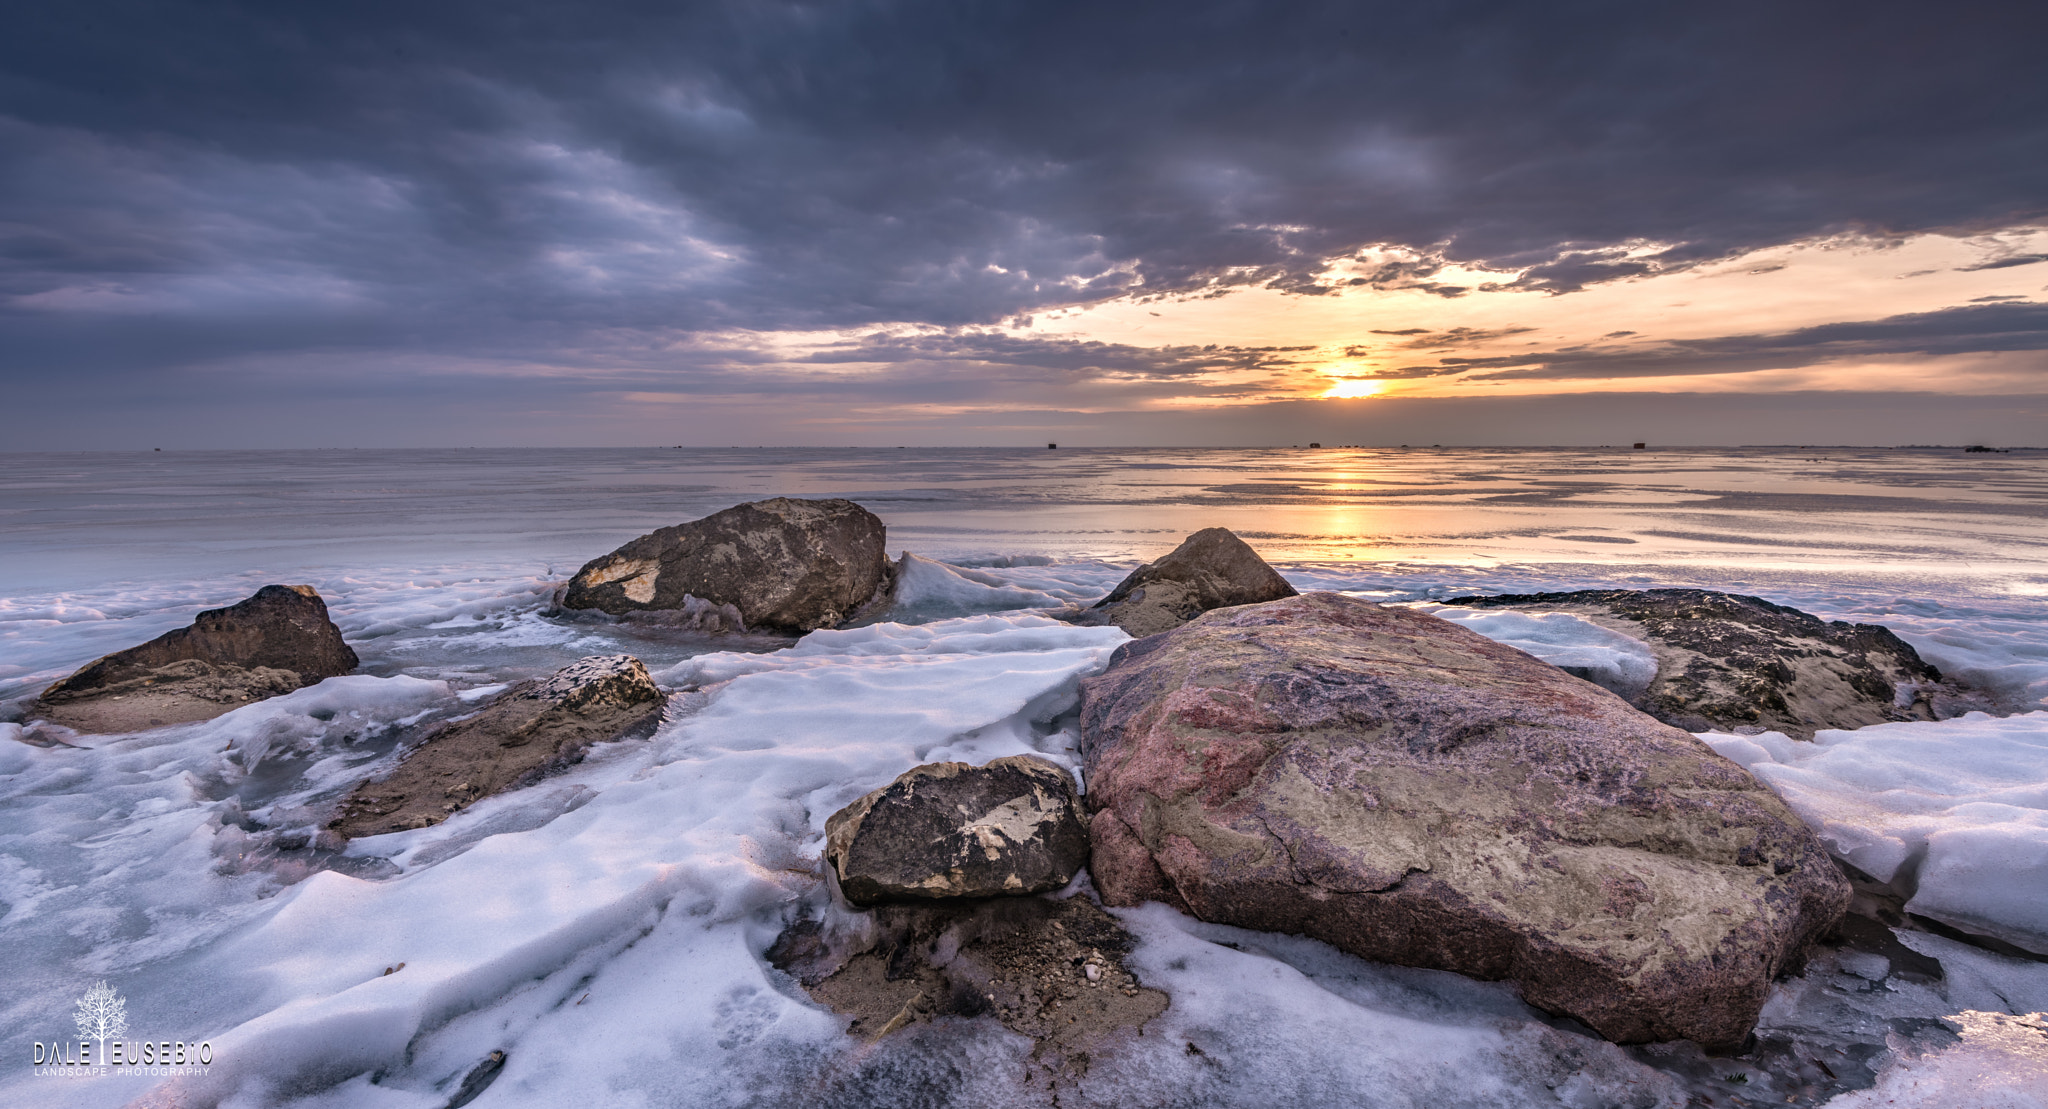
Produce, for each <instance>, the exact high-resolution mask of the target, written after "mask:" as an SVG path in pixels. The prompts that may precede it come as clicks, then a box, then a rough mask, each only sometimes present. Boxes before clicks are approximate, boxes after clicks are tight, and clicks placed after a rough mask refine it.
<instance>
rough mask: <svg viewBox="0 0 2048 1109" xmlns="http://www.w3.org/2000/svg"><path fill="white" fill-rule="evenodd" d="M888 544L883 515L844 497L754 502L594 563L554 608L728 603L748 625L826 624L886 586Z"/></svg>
mask: <svg viewBox="0 0 2048 1109" xmlns="http://www.w3.org/2000/svg"><path fill="white" fill-rule="evenodd" d="M886 540H887V536H886V534H885V533H884V530H883V527H882V521H881V520H880V519H878V518H876V516H875V514H874V513H872V512H869V511H868V510H867V509H865V508H862V507H861V506H859V505H857V504H855V503H853V502H852V501H848V500H838V499H834V500H795V499H792V498H789V497H777V498H775V499H773V500H766V501H754V502H752V503H749V504H742V505H735V506H734V507H732V508H728V509H726V510H724V511H723V512H714V513H712V514H711V515H709V516H706V517H704V518H703V519H701V520H693V521H691V522H690V523H687V524H677V525H676V526H674V527H667V528H662V529H661V530H659V531H655V532H650V533H648V534H646V535H643V536H641V537H640V538H638V539H635V540H633V541H632V542H631V543H628V544H626V545H625V546H623V547H620V548H619V549H618V550H616V551H613V552H612V553H611V554H608V555H605V556H604V557H602V558H597V559H592V560H591V561H590V562H589V563H588V564H586V565H585V566H584V567H583V569H581V570H579V571H577V572H576V576H575V577H574V578H572V579H571V580H570V582H569V585H568V588H567V590H566V591H565V592H564V593H563V596H562V604H563V606H564V607H566V608H585V609H598V610H601V611H603V612H608V613H611V614H612V615H614V616H623V615H626V614H628V613H635V612H664V611H668V612H678V611H692V610H694V609H696V608H704V607H705V606H707V605H708V606H711V607H712V608H716V607H717V606H723V605H731V606H733V607H734V608H735V609H736V610H737V611H738V613H739V615H740V617H741V619H742V620H744V621H745V623H746V625H747V627H750V628H755V629H763V630H775V631H787V632H806V631H811V630H813V629H816V628H829V627H834V626H836V625H838V624H840V623H842V622H844V621H845V620H846V619H847V618H849V617H851V616H852V615H853V614H854V613H855V612H856V611H857V610H859V609H860V608H861V606H862V605H865V604H867V603H868V601H869V600H871V599H873V598H874V597H875V595H876V593H877V592H878V591H879V590H881V589H882V588H883V587H884V586H885V585H886V581H887V566H888V556H887V554H886V553H885V551H884V549H883V548H884V546H885V544H886Z"/></svg>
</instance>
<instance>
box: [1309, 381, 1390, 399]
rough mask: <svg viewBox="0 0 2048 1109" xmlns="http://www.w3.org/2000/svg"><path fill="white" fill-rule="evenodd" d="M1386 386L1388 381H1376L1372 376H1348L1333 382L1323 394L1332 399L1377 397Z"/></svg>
mask: <svg viewBox="0 0 2048 1109" xmlns="http://www.w3.org/2000/svg"><path fill="white" fill-rule="evenodd" d="M1384 388H1386V383H1385V382H1383V381H1374V380H1372V379H1370V378H1359V377H1347V378H1340V379H1338V380H1337V381H1335V382H1333V383H1332V384H1331V385H1330V387H1329V388H1328V389H1325V390H1323V394H1322V395H1323V397H1324V398H1326V399H1331V400H1341V399H1343V398H1346V397H1376V396H1379V394H1380V390H1382V389H1384Z"/></svg>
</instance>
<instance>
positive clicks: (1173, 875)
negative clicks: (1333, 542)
mask: <svg viewBox="0 0 2048 1109" xmlns="http://www.w3.org/2000/svg"><path fill="white" fill-rule="evenodd" d="M1082 690H1083V692H1082V709H1081V711H1082V728H1083V748H1084V752H1085V755H1086V758H1087V767H1088V782H1089V793H1088V801H1089V805H1090V807H1091V808H1093V809H1096V810H1098V811H1097V812H1096V814H1095V816H1094V818H1093V821H1092V825H1091V827H1092V831H1093V841H1094V859H1093V862H1092V864H1091V870H1092V873H1093V875H1094V878H1095V883H1096V886H1097V888H1098V889H1099V890H1101V892H1102V895H1103V900H1104V901H1105V903H1108V904H1132V903H1136V902H1138V901H1140V900H1144V899H1148V898H1156V899H1159V900H1163V901H1167V902H1168V903H1171V904H1176V905H1179V906H1182V907H1184V908H1185V909H1187V910H1188V911H1189V912H1191V913H1193V914H1194V915H1196V916H1198V917H1201V918H1202V919H1205V920H1213V921H1219V922H1223V923H1229V924H1235V925H1240V926H1244V927H1251V928H1260V929H1267V930H1271V931H1280V932H1295V933H1302V934H1306V935H1309V936H1313V937H1316V938H1318V939H1322V940H1325V941H1327V942H1329V943H1332V944H1335V945H1336V946H1338V947H1341V948H1343V949H1344V950H1347V951H1351V952H1354V953H1356V954H1359V955H1363V956H1365V957H1367V958H1371V959H1378V960H1382V961H1385V962H1392V963H1399V964H1403V965H1408V966H1422V967H1435V968H1439V969H1444V970H1454V971H1458V972H1460V973H1464V974H1469V975H1472V976H1474V977H1477V978H1482V979H1510V980H1512V981H1514V982H1515V983H1516V985H1517V986H1518V987H1519V989H1520V991H1521V993H1522V996H1523V997H1524V998H1525V999H1526V1000H1527V1001H1528V1002H1529V1003H1530V1004H1532V1005H1535V1006H1537V1007H1538V1008H1541V1009H1544V1010H1546V1011H1549V1012H1552V1013H1561V1014H1567V1015H1570V1016H1573V1017H1576V1018H1578V1019H1579V1020H1582V1021H1584V1022H1585V1023H1587V1024H1588V1025H1591V1026H1592V1027H1593V1028H1594V1029H1595V1030H1597V1031H1598V1032H1600V1033H1601V1034H1602V1035H1604V1036H1606V1037H1608V1038H1609V1039H1612V1040H1616V1041H1619V1042H1638V1041H1649V1040H1669V1039H1680V1038H1683V1039H1692V1040H1697V1041H1699V1042H1701V1043H1703V1044H1707V1045H1712V1046H1725V1045H1731V1044H1735V1043H1739V1042H1740V1041H1741V1040H1742V1039H1743V1038H1744V1037H1745V1036H1746V1035H1747V1034H1748V1032H1749V1030H1750V1028H1751V1027H1752V1026H1753V1025H1754V1023H1755V1021H1756V1018H1757V1013H1758V1011H1759V1010H1760V1008H1761V1007H1762V1005H1763V1002H1764V998H1765V994H1766V991H1767V990H1768V988H1769V985H1770V982H1771V979H1772V978H1773V977H1775V976H1776V975H1778V974H1780V973H1783V972H1787V971H1790V970H1793V969H1796V968H1797V967H1798V966H1799V965H1800V964H1801V962H1802V960H1803V959H1804V956H1805V952H1806V949H1807V947H1808V946H1809V944H1810V943H1811V942H1812V941H1813V940H1814V939H1815V938H1816V937H1817V936H1819V935H1820V934H1821V933H1822V932H1824V931H1825V930H1826V929H1827V928H1828V927H1829V926H1831V925H1832V924H1833V922H1834V921H1835V920H1836V918H1838V917H1839V916H1840V915H1841V913H1842V911H1843V908H1844V907H1845V905H1846V904H1847V901H1848V896H1849V890H1848V887H1847V885H1846V884H1845V883H1844V882H1843V880H1842V878H1841V875H1840V873H1839V872H1838V871H1837V870H1836V869H1835V867H1834V865H1833V864H1832V862H1831V861H1830V860H1829V859H1828V856H1827V852H1826V851H1825V850H1824V849H1823V848H1822V847H1821V845H1820V843H1819V842H1818V841H1817V840H1816V839H1815V837H1814V836H1813V834H1812V832H1811V831H1809V830H1808V829H1807V828H1806V826H1805V825H1804V824H1802V823H1801V822H1800V820H1799V819H1798V818H1797V817H1796V816H1794V815H1793V814H1792V813H1791V812H1790V810H1788V809H1787V808H1786V807H1785V805H1784V804H1783V803H1782V802H1780V801H1779V800H1778V798H1777V797H1776V796H1775V795H1773V794H1772V793H1771V792H1770V791H1769V790H1767V789H1765V788H1764V787H1763V786H1762V785H1760V784H1759V783H1758V782H1757V781H1756V779H1754V778H1752V777H1750V775H1749V774H1748V773H1746V772H1745V771H1743V770H1742V768H1741V767H1738V766H1736V765H1735V764H1734V763H1731V762H1728V761H1727V760H1725V759H1723V758H1721V757H1720V756H1718V755H1716V754H1714V753H1713V752H1712V751H1711V750H1710V749H1708V748H1707V747H1706V746H1705V745H1703V744H1701V743H1700V742H1699V741H1698V740H1696V739H1694V738H1693V737H1692V736H1690V735H1687V734H1685V733H1684V732H1681V731H1678V730H1677V729H1675V728H1671V727H1669V726H1667V725H1664V724H1660V723H1658V722H1656V721H1655V720H1652V719H1650V718H1649V717H1647V716H1645V715H1643V714H1641V713H1639V712H1637V711H1636V710H1634V709H1632V708H1630V707H1629V706H1628V705H1627V704H1626V703H1624V702H1623V701H1622V700H1621V699H1620V698H1619V697H1616V696H1615V695H1613V694H1612V693H1609V692H1608V691H1606V690H1604V689H1601V688H1599V687H1597V686H1595V685H1592V684H1591V683H1589V682H1585V681H1582V680H1580V679H1578V678H1574V677H1571V676H1570V675H1567V674H1565V673H1563V672H1562V671H1559V670H1557V669H1555V668H1553V667H1551V666H1548V665H1546V664H1544V663H1541V662H1538V661H1537V660H1535V659H1533V658H1531V657H1529V656H1528V655H1525V654H1523V653H1521V652H1520V651H1516V650H1514V649H1512V648H1509V647H1505V646H1502V645H1500V644H1497V643H1494V642H1492V641H1491V640H1488V639H1486V638H1484V637H1483V636H1480V635H1478V634H1476V633H1474V632H1470V631H1467V630H1465V629H1463V628H1460V627H1458V626H1456V625H1454V624H1451V623H1450V622H1448V621H1444V620H1438V619H1436V618H1435V617H1432V616H1428V615H1425V614H1422V613H1418V612H1414V611H1411V610H1407V609H1400V608H1381V607H1379V606H1377V605H1373V604H1370V603H1367V602H1364V601H1357V600H1352V599H1348V598H1344V597H1340V596H1337V595H1334V594H1327V593H1319V594H1310V595H1308V596H1304V597H1298V598H1294V599H1290V600H1284V601H1275V602H1273V603H1271V604H1265V605H1258V606H1252V607H1243V608H1235V609H1231V610H1228V611H1224V612H1214V613H1210V614H1208V615H1205V616H1202V617H1199V618H1197V619H1195V620H1194V621H1192V622H1190V623H1189V624H1188V625H1187V626H1186V627H1183V628H1181V629H1179V630H1176V631H1173V632H1169V633H1167V634H1165V635H1160V636H1156V637H1153V638H1149V639H1143V640H1139V641H1137V642H1134V643H1130V644H1126V645H1125V646H1124V647H1122V648H1120V649H1119V650H1118V652H1117V654H1116V655H1115V656H1113V658H1112V660H1111V663H1110V666H1109V669H1108V670H1107V671H1106V672H1105V673H1103V674H1102V675H1100V676H1098V677H1095V678H1091V679H1089V680H1088V681H1086V682H1085V683H1083V687H1082Z"/></svg>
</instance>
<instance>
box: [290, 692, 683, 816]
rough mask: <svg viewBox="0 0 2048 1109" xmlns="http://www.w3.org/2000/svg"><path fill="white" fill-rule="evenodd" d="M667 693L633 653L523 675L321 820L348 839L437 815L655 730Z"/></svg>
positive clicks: (447, 813) (433, 736) (365, 784)
mask: <svg viewBox="0 0 2048 1109" xmlns="http://www.w3.org/2000/svg"><path fill="white" fill-rule="evenodd" d="M666 700H667V698H666V697H665V696H664V695H663V694H662V692H661V690H659V689H657V688H655V685H654V680H653V679H652V678H650V677H648V675H647V668H646V667H645V666H643V665H641V663H640V660H639V659H637V658H634V657H633V656H631V655H608V656H599V657H593V658H586V659H583V660H581V661H579V662H576V663H574V664H572V665H570V666H567V667H564V668H563V669H561V670H559V671H557V672H556V673H555V674H554V676H552V677H550V678H546V679H544V680H536V681H527V682H520V683H519V684H518V685H515V686H513V687H512V688H511V689H508V690H506V691H505V692H503V693H501V694H499V695H498V696H497V697H496V698H495V699H493V700H492V701H491V703H490V704H488V705H486V706H484V709H483V711H482V712H479V713H477V714H476V715H474V716H471V717H468V718H466V719H463V720H458V721H455V722H454V723H452V724H449V725H447V726H445V727H443V728H441V729H439V730H437V731H435V732H434V733H432V734H431V735H429V736H427V738H426V739H425V740H423V741H421V743H420V745H419V746H418V747H415V748H413V750H412V751H411V752H410V753H409V754H407V755H406V756H405V759H404V761H402V762H400V763H399V764H398V769H396V770H394V771H392V772H391V774H390V775H389V776H387V777H386V778H384V779H383V780H382V781H374V782H364V783H363V784H362V785H359V786H357V787H356V789H355V791H354V792H353V793H351V794H350V795H349V796H348V798H347V799H346V800H344V801H343V802H342V803H341V810H340V815H338V816H336V817H335V818H334V820H332V821H331V822H329V823H328V825H327V826H328V827H329V828H332V829H334V830H335V831H336V832H339V833H340V834H341V835H343V836H347V837H350V838H355V837H358V836H374V835H381V834H383V833H386V832H402V831H405V830H407V829H411V828H425V827H428V826H430V825H434V824H439V823H440V822H441V821H443V820H446V819H448V818H449V817H450V816H453V815H454V814H455V813H457V812H459V811H461V810H462V809H464V808H467V807H468V806H470V805H471V804H474V803H475V802H477V801H480V800H482V799H484V798H486V797H490V796H493V795H495V794H499V793H504V792H506V791H508V790H512V789H517V788H519V787H520V786H523V785H527V784H529V783H531V782H533V781H535V780H536V779H538V778H540V777H542V776H544V775H546V774H548V773H550V772H552V771H555V770H559V769H562V768H564V767H567V766H570V765H573V764H574V763H577V762H580V761H581V760H582V758H583V754H584V752H585V751H586V750H588V749H589V747H590V745H591V744H593V743H603V742H606V741H609V740H614V739H624V738H629V737H632V736H637V735H646V734H648V733H650V732H652V731H653V730H654V728H655V727H656V726H657V725H659V724H660V723H661V711H662V707H663V705H664V704H665V703H666Z"/></svg>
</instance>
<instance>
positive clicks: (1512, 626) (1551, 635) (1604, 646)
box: [1414, 604, 1657, 697]
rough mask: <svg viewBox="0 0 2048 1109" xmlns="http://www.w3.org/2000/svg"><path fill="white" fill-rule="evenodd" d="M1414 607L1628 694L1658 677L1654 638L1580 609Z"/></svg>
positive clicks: (1634, 693) (1647, 686)
mask: <svg viewBox="0 0 2048 1109" xmlns="http://www.w3.org/2000/svg"><path fill="white" fill-rule="evenodd" d="M1414 607H1417V608H1420V609H1422V610H1423V611H1425V612H1429V613H1432V614H1434V615H1436V616H1439V617H1441V618H1443V619H1445V620H1449V621H1451V622H1452V623H1454V624H1458V625H1460V626H1462V627H1466V628H1469V629H1471V630H1473V631H1475V632H1478V633H1479V634H1480V635H1483V636H1485V637H1486V638H1488V639H1491V640H1494V641H1496V642H1499V643H1505V644H1507V645H1508V646H1510V647H1513V648H1515V649H1516V650H1519V651H1526V652H1528V653H1529V654H1532V655H1534V656H1536V657H1537V658H1540V659H1542V660H1543V661H1545V662H1547V663H1549V664H1550V665H1552V666H1555V667H1557V668H1558V669H1559V670H1563V671H1564V672H1566V673H1568V674H1576V675H1578V676H1579V677H1581V678H1584V679H1586V680H1587V681H1589V682H1592V683H1594V684H1595V685H1599V686H1604V687H1605V688H1607V689H1611V690H1613V691H1614V692H1616V693H1619V694H1621V695H1622V696H1623V697H1634V696H1636V695H1637V694H1639V693H1641V692H1642V691H1643V690H1645V689H1648V688H1649V687H1650V682H1651V681H1653V680H1655V679H1656V677H1657V655H1656V653H1655V652H1654V651H1652V650H1650V647H1649V644H1647V643H1644V642H1643V641H1642V640H1640V639H1632V638H1630V637H1628V636H1626V635H1623V634H1621V633H1620V632H1617V631H1612V630H1610V629H1607V628H1603V627H1601V626H1600V625H1598V624H1595V623H1593V622H1592V621H1591V620H1588V619H1586V618H1585V617H1583V616H1579V615H1577V614H1575V613H1570V612H1531V611H1522V612H1492V611H1488V610H1485V609H1471V608H1464V607H1461V606H1454V605H1437V604H1421V605H1416V606H1414Z"/></svg>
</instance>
